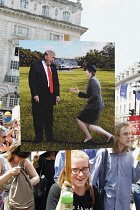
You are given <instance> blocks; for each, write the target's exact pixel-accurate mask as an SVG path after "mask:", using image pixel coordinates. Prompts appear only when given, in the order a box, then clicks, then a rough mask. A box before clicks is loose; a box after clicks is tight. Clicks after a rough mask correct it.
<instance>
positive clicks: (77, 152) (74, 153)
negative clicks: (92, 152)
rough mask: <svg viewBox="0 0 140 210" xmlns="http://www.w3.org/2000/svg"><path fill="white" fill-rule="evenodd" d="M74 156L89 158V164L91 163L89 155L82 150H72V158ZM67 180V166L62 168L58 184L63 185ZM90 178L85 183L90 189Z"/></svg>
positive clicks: (86, 187)
mask: <svg viewBox="0 0 140 210" xmlns="http://www.w3.org/2000/svg"><path fill="white" fill-rule="evenodd" d="M74 158H79V159H80V158H84V159H87V161H88V166H89V167H90V163H89V156H88V155H87V154H86V153H85V152H84V151H81V150H72V151H71V159H72V160H73V159H74ZM65 180H66V170H65V167H64V168H63V169H62V171H61V173H60V175H59V177H58V185H59V186H60V188H61V187H62V184H63V183H64V181H65ZM90 187H91V186H90V178H88V180H87V182H86V184H85V189H86V190H87V189H90Z"/></svg>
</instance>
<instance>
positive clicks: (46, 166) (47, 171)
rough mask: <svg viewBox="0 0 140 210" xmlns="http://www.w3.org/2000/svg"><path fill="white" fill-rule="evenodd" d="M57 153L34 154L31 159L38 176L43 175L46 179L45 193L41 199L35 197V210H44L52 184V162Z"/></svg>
mask: <svg viewBox="0 0 140 210" xmlns="http://www.w3.org/2000/svg"><path fill="white" fill-rule="evenodd" d="M56 154H57V152H55V151H54V152H53V151H52V152H44V153H43V154H41V155H39V154H38V153H36V154H35V155H34V157H33V166H34V167H35V168H36V171H37V173H38V175H39V176H40V177H41V176H42V175H44V176H45V177H46V178H47V185H46V192H45V194H44V195H43V197H42V198H37V197H35V210H40V209H41V210H45V209H46V201H47V196H48V193H49V190H50V187H51V185H52V184H53V183H54V161H55V157H56Z"/></svg>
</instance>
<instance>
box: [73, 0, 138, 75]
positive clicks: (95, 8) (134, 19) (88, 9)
mask: <svg viewBox="0 0 140 210" xmlns="http://www.w3.org/2000/svg"><path fill="white" fill-rule="evenodd" d="M74 2H76V0H75V1H74ZM81 3H82V7H83V11H82V22H81V25H82V26H85V27H87V28H89V29H88V31H87V32H86V33H85V34H84V35H82V36H81V40H82V41H83V40H84V41H98V42H101V41H102V42H110V41H111V42H115V43H116V44H115V47H116V71H122V70H125V68H127V67H129V66H132V65H133V64H134V63H135V62H137V61H140V0H134V1H132V0H81Z"/></svg>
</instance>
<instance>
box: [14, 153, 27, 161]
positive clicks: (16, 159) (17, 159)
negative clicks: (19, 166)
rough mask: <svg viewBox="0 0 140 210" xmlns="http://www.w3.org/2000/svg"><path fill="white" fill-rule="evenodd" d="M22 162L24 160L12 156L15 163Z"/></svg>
mask: <svg viewBox="0 0 140 210" xmlns="http://www.w3.org/2000/svg"><path fill="white" fill-rule="evenodd" d="M24 160H25V158H21V157H18V156H17V155H14V162H15V163H20V162H23V161H24Z"/></svg>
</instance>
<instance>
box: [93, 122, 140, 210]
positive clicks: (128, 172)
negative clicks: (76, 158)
mask: <svg viewBox="0 0 140 210" xmlns="http://www.w3.org/2000/svg"><path fill="white" fill-rule="evenodd" d="M132 130H133V129H132V125H131V124H130V123H129V122H128V121H127V122H124V123H119V124H117V125H116V126H115V142H114V146H113V148H108V149H107V150H108V158H107V165H106V177H105V186H104V190H105V196H104V207H105V210H128V209H130V200H131V187H132V182H133V183H135V182H136V181H138V179H139V178H140V162H139V161H138V160H137V161H136V163H135V164H134V158H133V156H132V153H131V152H130V151H129V147H130V146H131V135H132ZM104 153H105V150H104V149H101V150H99V151H98V152H97V155H96V159H95V160H94V163H93V167H92V171H91V182H92V184H96V183H97V180H98V178H99V180H100V184H102V182H103V169H104V167H105V166H104V159H103V157H104Z"/></svg>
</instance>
